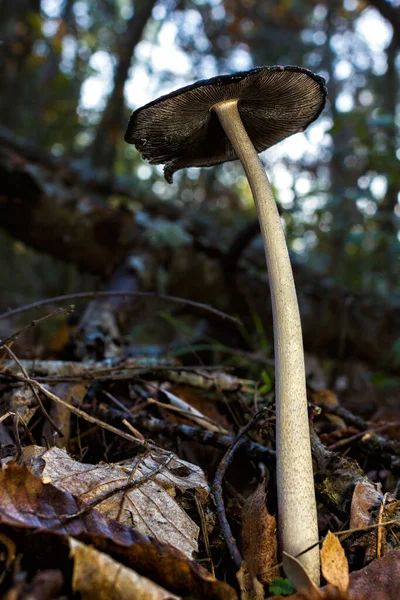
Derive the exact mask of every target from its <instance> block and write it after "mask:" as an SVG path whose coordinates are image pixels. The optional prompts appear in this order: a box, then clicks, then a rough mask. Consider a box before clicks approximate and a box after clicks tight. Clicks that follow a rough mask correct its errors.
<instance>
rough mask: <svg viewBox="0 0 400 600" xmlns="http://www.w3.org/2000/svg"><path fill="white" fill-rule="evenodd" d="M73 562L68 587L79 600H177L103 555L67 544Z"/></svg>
mask: <svg viewBox="0 0 400 600" xmlns="http://www.w3.org/2000/svg"><path fill="white" fill-rule="evenodd" d="M68 543H69V547H70V551H71V556H72V558H73V559H74V570H73V575H72V587H73V590H74V591H75V592H80V594H81V596H82V599H83V600H132V598H135V600H179V599H180V596H175V594H171V592H168V591H167V590H165V589H164V588H162V587H160V586H159V585H157V584H156V583H154V582H153V581H151V580H150V579H147V577H142V576H141V575H138V573H136V572H135V571H133V570H132V569H129V568H128V567H125V566H123V565H122V564H121V563H119V562H117V561H116V560H114V559H113V558H111V557H110V556H108V555H107V554H104V552H99V551H98V550H96V549H95V548H92V547H91V546H87V545H86V544H82V543H81V542H78V541H77V540H75V539H74V538H69V540H68Z"/></svg>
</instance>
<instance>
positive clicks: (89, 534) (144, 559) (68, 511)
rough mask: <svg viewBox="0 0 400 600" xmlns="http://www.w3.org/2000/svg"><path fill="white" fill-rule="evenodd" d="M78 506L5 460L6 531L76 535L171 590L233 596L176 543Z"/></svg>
mask: <svg viewBox="0 0 400 600" xmlns="http://www.w3.org/2000/svg"><path fill="white" fill-rule="evenodd" d="M80 508H81V505H80V504H79V503H78V501H77V499H76V498H74V496H73V495H72V494H71V493H69V492H67V491H63V490H60V489H57V488H56V487H55V486H54V485H52V484H51V483H47V484H45V483H43V481H42V480H41V479H40V478H39V477H35V475H33V473H32V472H31V471H30V470H29V469H28V468H27V467H26V466H25V465H22V466H20V465H17V464H16V463H8V464H7V465H6V466H5V467H4V468H3V469H2V470H1V471H0V523H2V524H4V525H7V526H8V528H9V531H12V529H13V528H18V529H20V530H22V531H28V532H29V531H34V532H35V534H36V535H39V534H41V535H46V533H47V532H49V533H51V534H52V535H51V539H54V537H56V536H57V538H59V539H61V540H62V539H63V538H65V537H66V536H67V535H69V536H74V537H75V538H79V539H80V540H82V541H84V542H85V543H88V544H92V545H94V546H95V547H96V548H98V549H99V550H101V551H103V552H106V553H107V554H109V555H110V556H112V557H114V558H116V559H118V560H120V561H123V563H124V564H125V565H126V566H128V567H130V568H132V569H135V570H137V571H138V572H140V573H141V574H142V575H143V576H146V577H151V578H153V577H154V578H155V577H156V578H157V582H158V583H159V585H162V586H163V587H165V588H166V589H168V590H171V591H172V592H173V593H176V594H182V595H183V596H193V597H195V598H203V599H204V600H208V599H209V600H235V599H236V598H237V595H236V592H235V590H234V589H233V588H232V587H230V586H229V585H228V584H226V583H224V582H221V581H217V580H216V579H215V577H213V576H212V575H211V574H210V573H209V572H208V571H206V570H205V569H204V568H203V567H201V566H200V565H199V564H198V563H196V562H195V561H194V560H190V559H188V558H187V556H185V555H184V554H182V552H180V551H179V550H177V549H176V548H173V547H172V546H170V545H168V544H165V543H162V542H159V541H157V540H151V539H149V538H148V537H146V536H143V535H142V534H141V533H139V532H138V531H136V530H134V529H132V528H129V527H126V526H125V525H123V524H121V523H118V522H116V521H114V520H107V519H106V518H105V517H104V516H103V515H101V514H100V513H99V512H98V511H96V510H90V511H89V512H86V513H83V514H79V509H80ZM68 515H72V516H73V518H68ZM49 537H50V536H49Z"/></svg>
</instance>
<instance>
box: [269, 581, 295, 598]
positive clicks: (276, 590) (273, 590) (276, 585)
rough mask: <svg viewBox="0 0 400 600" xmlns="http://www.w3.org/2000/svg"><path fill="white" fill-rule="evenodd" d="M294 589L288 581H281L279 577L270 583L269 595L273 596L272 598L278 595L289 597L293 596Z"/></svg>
mask: <svg viewBox="0 0 400 600" xmlns="http://www.w3.org/2000/svg"><path fill="white" fill-rule="evenodd" d="M293 592H294V587H293V586H292V584H291V583H290V581H289V579H283V577H279V579H275V580H274V581H273V582H272V583H270V584H269V593H270V594H274V596H278V595H279V594H280V595H282V596H289V595H290V594H293Z"/></svg>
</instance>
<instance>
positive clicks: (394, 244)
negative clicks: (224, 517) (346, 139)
mask: <svg viewBox="0 0 400 600" xmlns="http://www.w3.org/2000/svg"><path fill="white" fill-rule="evenodd" d="M399 45H400V36H396V35H395V32H394V33H393V37H392V41H391V43H390V44H389V46H388V47H387V49H386V58H387V71H386V76H385V90H384V96H383V102H384V104H383V110H384V112H385V115H384V116H385V117H387V118H388V124H387V127H386V136H385V137H386V148H385V157H384V163H383V164H382V172H383V173H384V174H385V175H386V179H387V190H386V194H385V196H384V198H383V199H382V201H381V202H380V203H379V206H378V212H377V213H376V220H377V226H378V228H379V229H380V232H381V234H382V235H381V239H380V241H379V243H378V248H377V254H378V253H379V254H380V255H381V257H382V260H383V264H385V265H386V268H387V273H388V283H389V289H390V290H391V291H392V290H393V288H394V287H395V286H396V285H397V280H396V279H397V277H396V271H397V269H396V265H395V263H396V262H397V261H398V241H397V231H398V228H397V225H396V221H395V212H394V210H395V207H396V205H397V196H398V191H399V190H398V169H399V167H398V164H399V163H398V159H397V158H396V150H397V137H398V132H397V129H398V128H397V125H396V112H397V101H398V89H399V81H398V74H397V69H396V57H397V54H398V49H399Z"/></svg>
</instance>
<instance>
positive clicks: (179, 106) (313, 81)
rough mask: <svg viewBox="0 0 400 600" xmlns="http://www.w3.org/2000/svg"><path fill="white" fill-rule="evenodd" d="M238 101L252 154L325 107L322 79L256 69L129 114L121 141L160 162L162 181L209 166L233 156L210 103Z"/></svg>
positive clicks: (293, 70) (291, 70)
mask: <svg viewBox="0 0 400 600" xmlns="http://www.w3.org/2000/svg"><path fill="white" fill-rule="evenodd" d="M233 98H237V99H238V109H239V113H240V116H241V119H242V121H243V124H244V126H245V128H246V131H247V134H248V136H249V137H250V139H251V141H252V142H253V144H254V147H255V149H256V150H257V152H262V151H263V150H266V149H267V148H270V147H271V146H273V145H274V144H277V143H278V142H280V141H281V140H283V139H285V138H286V137H288V136H290V135H292V134H293V133H297V132H298V131H304V129H305V128H306V127H307V126H308V125H309V124H310V123H312V121H314V120H315V119H316V118H317V117H318V116H319V114H320V113H321V111H322V109H323V108H324V106H325V98H326V87H325V80H324V79H323V78H322V77H320V76H319V75H315V74H314V73H312V72H311V71H308V70H307V69H302V68H301V67H295V66H287V67H280V66H275V67H257V68H255V69H252V70H251V71H245V72H240V73H234V74H232V75H222V76H219V77H213V78H212V79H206V80H201V81H197V82H196V83H193V84H192V85H188V86H186V87H183V88H181V89H179V90H176V91H174V92H172V93H171V94H167V95H165V96H161V97H160V98H157V99H156V100H153V101H152V102H149V103H148V104H146V105H145V106H142V107H141V108H138V109H137V110H135V111H134V112H133V113H132V116H131V118H130V121H129V124H128V128H127V130H126V133H125V141H126V142H128V144H135V146H136V148H137V149H138V150H139V152H141V154H142V155H143V157H144V158H146V159H148V160H149V161H150V163H152V164H163V163H164V164H165V167H164V175H165V179H166V180H167V181H168V182H169V183H171V182H172V176H173V174H174V173H175V171H178V170H179V169H182V168H184V167H203V166H211V165H216V164H219V163H223V162H225V161H230V160H235V159H236V158H237V156H236V152H235V151H234V149H233V147H232V145H231V143H230V141H229V139H228V138H227V136H226V134H225V132H224V130H223V128H222V125H221V124H220V122H219V119H218V117H217V115H216V113H215V111H213V110H212V107H213V106H214V105H215V104H217V103H218V102H222V101H223V100H230V99H233Z"/></svg>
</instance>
